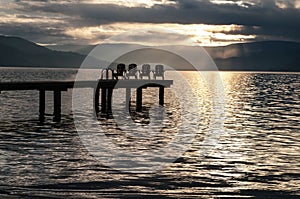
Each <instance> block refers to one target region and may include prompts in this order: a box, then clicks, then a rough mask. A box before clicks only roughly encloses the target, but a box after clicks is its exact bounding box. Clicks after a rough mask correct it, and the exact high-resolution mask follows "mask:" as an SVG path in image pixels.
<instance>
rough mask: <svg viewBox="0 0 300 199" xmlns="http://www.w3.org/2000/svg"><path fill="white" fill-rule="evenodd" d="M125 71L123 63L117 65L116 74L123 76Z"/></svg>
mask: <svg viewBox="0 0 300 199" xmlns="http://www.w3.org/2000/svg"><path fill="white" fill-rule="evenodd" d="M125 71H126V69H125V64H118V65H117V74H116V75H117V76H123V75H124V72H125Z"/></svg>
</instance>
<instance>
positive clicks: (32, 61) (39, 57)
mask: <svg viewBox="0 0 300 199" xmlns="http://www.w3.org/2000/svg"><path fill="white" fill-rule="evenodd" d="M83 60H84V56H83V55H80V54H78V53H74V52H59V51H53V50H50V49H48V48H45V47H43V46H39V45H37V44H35V43H32V42H30V41H27V40H25V39H22V38H18V37H7V36H0V66H29V67H79V66H80V64H81V62H82V61H83Z"/></svg>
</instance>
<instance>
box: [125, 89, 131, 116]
mask: <svg viewBox="0 0 300 199" xmlns="http://www.w3.org/2000/svg"><path fill="white" fill-rule="evenodd" d="M130 98H131V89H130V88H126V101H125V108H126V111H129V110H130Z"/></svg>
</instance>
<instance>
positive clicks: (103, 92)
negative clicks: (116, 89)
mask: <svg viewBox="0 0 300 199" xmlns="http://www.w3.org/2000/svg"><path fill="white" fill-rule="evenodd" d="M101 112H102V113H106V88H101Z"/></svg>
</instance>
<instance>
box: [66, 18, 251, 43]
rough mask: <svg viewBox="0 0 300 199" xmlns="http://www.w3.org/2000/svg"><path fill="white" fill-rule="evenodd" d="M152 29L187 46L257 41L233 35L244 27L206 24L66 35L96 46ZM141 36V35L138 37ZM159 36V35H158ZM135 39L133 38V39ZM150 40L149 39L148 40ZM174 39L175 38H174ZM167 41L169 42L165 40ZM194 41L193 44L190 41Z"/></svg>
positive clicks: (113, 27)
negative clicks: (126, 33) (118, 36)
mask: <svg viewBox="0 0 300 199" xmlns="http://www.w3.org/2000/svg"><path fill="white" fill-rule="evenodd" d="M151 28H165V29H168V30H170V31H171V32H172V35H173V36H174V37H177V38H178V39H179V38H180V40H178V43H181V44H182V43H184V42H186V41H189V43H187V45H201V46H224V45H228V44H232V43H241V42H247V41H249V40H252V39H255V37H256V36H255V35H241V34H232V33H230V32H231V31H234V30H240V29H242V28H243V26H238V25H206V24H191V25H183V24H148V23H114V24H108V25H101V26H95V27H83V28H74V29H68V30H66V31H65V34H67V35H69V36H71V37H73V38H75V39H77V40H80V39H84V40H85V41H86V40H89V41H91V43H93V44H96V43H100V42H102V41H103V39H105V38H108V37H110V36H113V35H117V34H120V33H123V32H126V31H130V30H134V29H137V30H143V29H147V30H151ZM138 34H139V35H138ZM146 34H147V32H140V31H139V32H137V35H136V37H135V38H142V37H143V36H144V35H146ZM158 34H159V33H158ZM175 34H176V35H177V36H176V35H175ZM132 39H133V38H132ZM148 39H149V38H148ZM173 39H174V38H173ZM165 40H167V39H166V38H165ZM191 40H192V41H193V43H191V42H190V41H191ZM145 42H147V43H151V42H152V43H153V45H156V44H155V42H158V43H159V42H161V38H159V35H158V36H157V40H155V38H153V40H152V41H145Z"/></svg>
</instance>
